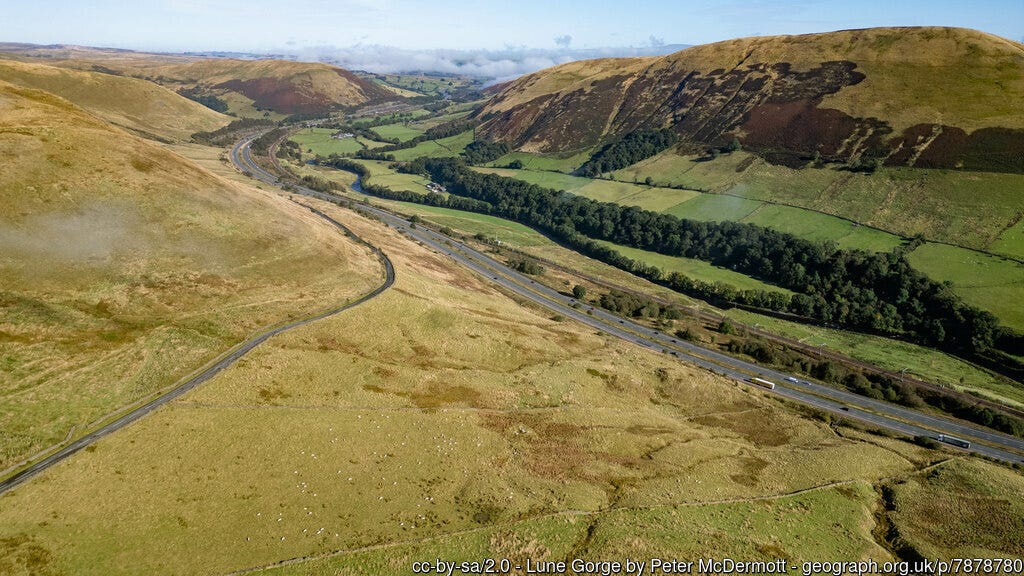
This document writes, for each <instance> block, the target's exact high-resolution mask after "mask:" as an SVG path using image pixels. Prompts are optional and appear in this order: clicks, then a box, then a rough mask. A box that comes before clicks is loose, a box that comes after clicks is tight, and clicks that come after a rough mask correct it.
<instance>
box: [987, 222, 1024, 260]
mask: <svg viewBox="0 0 1024 576" xmlns="http://www.w3.org/2000/svg"><path fill="white" fill-rule="evenodd" d="M988 251H989V252H992V253H993V254H1003V255H1006V256H1009V257H1011V258H1013V259H1015V260H1018V261H1021V260H1024V220H1022V221H1021V222H1018V223H1016V224H1014V225H1013V226H1011V227H1010V228H1007V229H1006V230H1005V231H1004V232H1003V233H1002V234H1000V235H999V239H997V240H996V241H995V242H993V243H992V244H990V245H989V246H988Z"/></svg>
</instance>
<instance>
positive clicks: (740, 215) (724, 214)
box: [665, 194, 764, 222]
mask: <svg viewBox="0 0 1024 576" xmlns="http://www.w3.org/2000/svg"><path fill="white" fill-rule="evenodd" d="M762 206H764V204H763V203H762V202H757V201H756V200H748V199H747V198H740V197H737V196H726V195H724V194H699V195H698V196H696V197H694V198H693V199H692V200H689V201H687V202H683V203H681V204H677V205H676V206H673V207H671V208H669V209H668V210H666V211H665V212H667V213H668V214H671V215H673V216H678V217H680V218H688V219H690V220H704V221H709V222H721V221H724V220H735V221H739V220H743V219H744V218H746V217H747V216H750V215H751V214H753V213H754V211H755V210H757V209H758V208H760V207H762Z"/></svg>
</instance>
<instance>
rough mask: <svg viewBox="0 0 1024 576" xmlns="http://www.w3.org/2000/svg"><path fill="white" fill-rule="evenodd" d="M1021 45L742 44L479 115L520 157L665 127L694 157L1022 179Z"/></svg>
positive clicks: (586, 72) (550, 72)
mask: <svg viewBox="0 0 1024 576" xmlns="http://www.w3.org/2000/svg"><path fill="white" fill-rule="evenodd" d="M1022 101H1024V46H1022V45H1021V44H1019V43H1016V42H1012V41H1009V40H1005V39H1003V38H999V37H997V36H992V35H989V34H984V33H981V32H976V31H972V30H965V29H958V28H938V27H921V28H874V29H867V30H845V31H840V32H831V33H824V34H810V35H802V36H774V37H757V38H742V39H737V40H730V41H726V42H719V43H715V44H708V45H704V46H697V47H693V48H689V49H686V50H683V51H681V52H677V53H674V54H670V55H668V56H663V57H651V58H627V59H603V60H591V61H582V62H573V63H568V64H563V65H561V66H556V67H554V68H550V69H547V70H542V71H540V72H537V73H534V74H530V75H527V76H524V77H522V78H519V79H517V80H515V81H513V82H511V83H510V84H508V85H507V86H506V87H505V88H504V89H503V90H502V91H501V92H500V93H499V94H497V95H496V96H495V97H494V99H493V100H492V101H491V102H489V103H488V104H487V105H486V106H485V107H484V108H483V109H482V110H481V111H480V113H479V114H478V117H479V118H481V120H483V125H482V126H481V128H480V130H479V133H480V134H482V135H483V136H484V137H486V138H489V139H492V140H499V141H503V142H507V143H510V144H513V145H514V146H515V147H516V148H518V149H520V150H523V151H531V152H547V153H566V152H571V151H580V150H585V149H588V148H592V147H594V146H597V145H599V144H602V143H606V142H609V141H612V140H615V139H617V138H620V137H622V136H623V135H625V134H627V133H630V132H632V131H635V130H638V129H641V128H664V127H671V128H672V129H673V130H674V131H675V132H676V133H677V134H678V135H679V136H680V138H681V139H682V141H683V142H684V144H688V145H689V146H690V147H691V149H693V150H700V149H706V148H707V147H712V146H723V145H726V144H727V143H728V142H730V141H731V140H732V139H733V138H734V137H736V138H738V139H739V140H740V142H741V143H742V145H743V147H744V149H746V150H749V151H753V152H755V153H757V154H758V155H760V156H762V157H763V158H765V159H767V160H769V161H771V162H773V163H776V164H782V165H786V166H790V167H800V166H803V165H806V164H808V163H809V162H811V161H812V160H813V159H824V160H825V161H832V162H842V163H855V162H857V161H858V160H870V161H872V162H880V163H884V164H885V165H889V166H915V167H929V168H965V169H973V170H983V171H994V172H1013V173H1020V172H1024V113H1022V110H1021V105H1020V103H1021V102H1022Z"/></svg>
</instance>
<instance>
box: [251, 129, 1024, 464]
mask: <svg viewBox="0 0 1024 576" xmlns="http://www.w3.org/2000/svg"><path fill="white" fill-rule="evenodd" d="M252 140H253V138H247V139H244V140H242V141H240V142H239V143H238V144H236V145H235V147H234V148H233V149H232V150H231V160H232V162H233V163H234V164H235V165H236V167H238V168H239V169H240V170H242V171H246V172H249V173H250V174H252V176H253V177H254V178H257V179H259V180H261V181H263V182H266V183H268V184H275V185H276V183H277V182H278V178H277V177H276V176H274V175H273V174H270V173H269V172H267V171H266V170H264V169H263V168H262V167H260V166H259V165H258V164H257V163H256V162H254V161H253V160H252V157H251V154H250V152H249V144H250V143H251V142H252ZM295 191H296V193H298V194H302V195H306V196H310V197H313V198H317V199H320V200H324V201H327V202H333V203H336V202H337V201H338V200H340V199H341V198H340V197H338V196H336V195H333V194H326V193H321V192H317V191H314V190H310V189H308V188H304V187H297V188H296V190H295ZM354 209H356V210H358V211H361V212H364V213H368V214H371V215H373V216H375V217H377V218H379V219H380V220H381V221H383V222H384V223H385V224H387V225H388V226H391V227H392V228H395V229H397V230H399V231H401V232H402V233H403V234H405V235H407V236H409V237H411V238H414V239H416V240H417V241H419V242H421V243H422V244H424V245H426V246H428V247H430V248H432V249H434V250H436V251H438V252H441V253H443V254H446V255H448V256H449V257H451V258H452V259H453V260H454V261H456V262H458V263H459V264H461V265H463V266H465V267H467V268H469V269H470V270H473V271H474V272H476V273H477V274H479V275H481V276H483V277H484V278H486V279H488V280H490V281H491V282H493V283H495V284H497V285H499V286H501V287H502V288H505V289H506V290H508V291H511V292H513V293H515V294H517V295H518V296H520V297H522V298H525V299H527V300H530V301H531V302H534V303H536V304H539V305H540V306H543V307H545V308H547V309H549V310H552V311H553V312H555V313H557V314H560V315H562V316H565V317H567V318H572V319H574V320H577V321H579V322H582V323H584V324H586V325H588V326H591V327H593V328H596V329H598V330H600V331H602V332H604V333H606V334H610V335H613V336H616V337H618V338H621V339H623V340H626V341H627V342H631V343H633V344H636V345H638V346H642V347H644V348H647V349H650V350H654V351H656V352H659V353H663V354H667V355H671V356H674V357H676V358H679V359H681V360H686V361H687V362H690V363H693V364H696V365H698V366H700V367H702V368H706V369H708V370H711V371H713V372H716V373H718V374H722V375H725V376H727V377H731V378H734V379H736V380H740V381H743V382H747V383H749V379H750V378H751V377H759V378H763V379H766V380H769V381H772V382H773V383H775V385H776V386H775V389H774V390H767V389H763V391H764V392H765V393H768V394H776V395H778V396H781V397H783V398H787V399H790V400H794V401H797V402H800V403H803V404H806V405H809V406H813V407H815V408H818V409H820V410H825V411H828V412H831V413H834V414H837V415H839V416H841V417H843V418H850V419H852V420H859V421H861V422H864V423H868V424H870V425H873V426H877V427H879V428H884V429H888V430H891V431H895V432H898V433H900V434H904V435H907V436H928V437H931V438H935V437H937V436H938V434H940V433H941V434H946V435H950V436H955V437H958V438H963V439H966V440H970V441H971V448H970V449H969V451H971V452H975V453H978V454H981V455H984V456H988V457H991V458H997V459H1000V460H1004V461H1007V462H1022V461H1024V440H1021V439H1019V438H1014V437H1012V436H1009V435H1006V434H1002V433H999V432H996V431H993V430H989V429H986V428H982V427H979V426H974V425H971V424H968V423H966V422H963V421H960V420H955V419H953V418H946V417H942V416H933V415H930V414H924V413H921V412H917V411H914V410H910V409H907V408H903V407H900V406H897V405H894V404H890V403H887V402H881V401H877V400H872V399H870V398H866V397H864V396H859V395H856V394H853V393H852V392H847V391H844V390H837V389H835V388H831V387H829V386H825V385H822V384H817V383H814V382H811V381H808V380H806V379H803V378H799V379H796V380H797V381H796V382H791V381H787V380H786V378H793V376H791V375H790V374H787V373H784V372H779V371H777V370H773V369H771V368H766V367H762V366H758V365H757V364H754V363H751V362H747V361H744V360H740V359H737V358H733V357H731V356H727V355H725V354H722V353H720V352H718V351H717V350H711V349H708V348H704V347H701V346H698V345H696V344H692V343H689V342H685V341H681V340H678V339H677V338H674V337H673V336H670V335H668V334H665V333H663V332H659V331H656V330H652V329H651V328H647V327H645V326H642V325H640V324H636V323H634V322H632V321H630V320H628V319H623V318H620V317H618V316H615V315H613V314H611V313H609V312H606V311H604V310H602V309H600V308H595V307H592V306H589V305H586V304H585V303H582V302H577V301H576V300H575V299H574V298H572V297H571V296H567V295H565V294H561V293H559V292H556V291H555V290H553V289H551V288H548V287H547V286H544V285H542V284H539V283H537V282H535V281H534V280H531V279H530V278H529V277H527V276H525V275H523V274H520V273H519V272H516V271H514V270H512V269H511V268H509V267H507V266H505V265H504V264H502V263H501V262H498V261H496V260H494V259H492V258H490V257H489V256H487V255H485V254H483V253H481V252H478V251H477V250H474V249H473V248H471V247H469V246H468V245H466V244H464V243H462V242H459V241H458V240H456V239H454V238H450V237H448V236H445V235H442V234H440V233H437V232H434V231H432V230H429V229H426V228H424V227H422V226H420V227H412V226H411V224H410V222H409V221H408V220H405V219H403V218H400V217H398V216H395V215H394V214H392V213H391V212H388V211H386V210H383V209H380V208H377V207H374V206H369V205H362V204H360V205H356V206H354Z"/></svg>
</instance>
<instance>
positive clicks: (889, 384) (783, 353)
mask: <svg viewBox="0 0 1024 576" xmlns="http://www.w3.org/2000/svg"><path fill="white" fill-rule="evenodd" d="M321 163H322V164H323V165H328V166H333V167H335V168H339V169H342V170H348V171H351V172H354V173H356V174H358V175H360V176H362V177H367V176H369V172H368V170H367V169H366V167H365V166H363V165H362V164H359V163H358V162H355V161H353V160H350V159H347V158H341V157H336V156H335V157H332V158H330V159H321ZM415 164H416V165H417V166H422V167H423V168H424V169H426V170H428V171H429V172H430V174H431V175H434V174H435V173H436V174H437V176H435V180H437V181H440V182H442V183H444V184H445V185H446V186H448V187H449V190H451V191H452V192H454V193H453V194H449V195H448V196H447V197H445V196H443V195H441V194H437V193H434V192H431V193H429V194H425V195H424V194H419V193H416V192H411V191H405V190H399V191H396V190H391V189H390V188H387V187H384V186H377V185H367V184H365V183H364V185H363V190H364V191H365V192H366V193H368V194H371V195H374V196H378V197H381V198H385V199H391V200H399V201H405V202H415V203H420V204H426V205H430V206H440V207H445V208H452V209H456V210H465V211H471V212H478V213H484V214H495V215H501V216H504V217H510V215H511V214H510V213H508V211H507V210H506V212H505V213H503V212H502V208H500V207H501V206H502V205H501V204H500V203H492V202H488V201H484V200H480V199H479V197H485V196H483V195H481V194H478V198H474V197H471V196H469V195H467V196H460V195H458V194H466V193H467V192H469V191H470V190H475V188H474V187H473V184H474V181H475V180H476V177H479V176H492V175H482V174H479V173H477V172H472V171H464V170H465V166H464V165H463V164H461V162H460V161H457V160H456V159H450V158H449V159H417V162H415ZM446 170H454V171H455V172H454V173H453V174H450V175H449V176H448V177H447V178H446V177H444V175H443V174H444V171H446ZM455 174H462V175H463V176H466V177H468V178H467V179H466V180H468V181H470V182H469V183H468V184H467V182H466V181H464V180H461V179H458V178H457V177H455ZM493 180H494V179H493V178H485V179H483V180H482V181H483V182H487V181H490V182H489V183H485V184H483V185H484V186H490V187H491V188H492V189H495V190H497V188H498V186H495V183H494V182H493ZM501 180H503V181H508V182H507V184H508V185H509V186H510V187H511V188H518V187H519V186H523V185H525V186H527V187H532V188H537V189H540V188H539V187H536V186H533V185H529V184H525V183H523V182H520V181H517V180H514V179H509V178H502V179H501ZM306 183H307V184H309V182H306ZM467 185H468V186H470V187H469V188H465V186H467ZM540 190H542V191H544V192H546V193H554V191H551V190H544V189H540ZM503 192H504V193H503ZM554 194H555V195H556V196H557V197H559V198H562V199H564V198H565V196H564V193H554ZM499 198H504V199H505V200H509V199H511V198H512V196H510V195H509V193H508V191H507V190H506V191H502V190H497V192H496V194H495V195H494V197H493V199H495V200H497V199H499ZM583 200H586V199H583ZM587 202H593V201H590V200H587ZM542 204H543V201H541V202H538V203H534V204H532V205H529V204H528V206H530V207H529V212H528V214H530V215H531V217H532V218H538V221H540V220H539V217H540V214H541V213H543V212H544V211H543V210H539V209H538V208H539V206H541V205H542ZM595 204H605V203H595ZM614 206H618V205H614ZM519 214H520V217H521V216H522V213H521V212H520V213H519ZM520 221H521V222H524V223H527V224H531V223H532V222H533V221H532V220H526V219H522V220H520ZM680 222H682V221H680ZM537 227H538V228H542V229H544V230H545V231H547V232H549V233H551V234H552V235H554V236H557V233H556V231H555V229H550V228H543V227H542V226H540V225H537ZM567 231H569V230H568V229H564V228H563V229H562V232H567ZM448 232H449V233H450V230H449V231H448ZM476 238H477V239H478V240H482V241H487V240H488V239H487V238H486V237H485V236H484V235H483V234H480V233H478V234H477V235H476ZM560 239H562V240H563V241H566V243H567V244H568V245H569V246H571V247H573V248H576V249H577V250H580V251H581V252H583V253H586V254H588V255H590V256H593V257H595V258H598V259H601V260H603V261H605V262H608V263H610V264H612V265H615V266H618V267H621V268H624V269H626V270H628V271H630V272H633V273H636V274H639V275H641V276H644V277H646V278H649V279H651V280H654V281H657V282H659V283H661V284H663V285H666V286H669V287H671V288H674V289H676V290H678V291H681V292H684V293H687V294H690V295H694V296H697V297H699V298H702V299H705V300H709V301H711V302H716V303H720V304H728V303H730V302H731V303H746V304H748V305H751V306H756V307H762V308H765V309H774V310H782V311H784V310H787V309H788V308H790V307H791V306H792V302H793V301H794V300H796V299H797V298H796V297H797V296H802V295H801V294H797V295H796V296H794V297H793V298H792V299H790V298H789V297H788V296H786V295H785V294H783V293H781V292H776V291H771V292H769V291H763V290H743V291H740V290H737V289H735V288H734V287H732V286H729V285H727V284H724V283H721V282H715V283H705V282H701V281H699V280H694V279H691V278H688V277H686V276H685V275H682V274H679V273H677V272H673V273H671V274H668V275H665V274H663V273H662V271H661V270H659V269H657V268H656V267H653V266H648V265H645V264H642V263H639V262H636V261H633V260H630V259H628V258H625V257H624V256H622V255H621V254H620V253H618V252H616V251H615V250H613V249H611V248H609V247H608V246H605V245H603V244H600V243H598V242H595V241H594V240H592V239H590V238H586V237H585V236H583V235H582V234H579V233H575V232H572V233H571V234H570V235H569V236H566V237H560ZM796 240H799V239H796ZM801 242H804V241H802V240H801ZM821 251H822V254H827V253H832V254H833V255H835V254H836V253H841V252H843V251H839V250H836V249H835V248H834V247H830V246H828V245H823V246H822V247H821ZM893 255H895V256H898V257H900V258H902V253H901V252H895V253H893ZM834 257H835V258H839V257H838V256H834ZM886 259H887V260H888V257H887V258H886ZM839 261H842V258H839ZM511 265H512V266H513V267H515V268H516V269H519V270H520V271H523V272H527V273H535V274H536V273H542V272H543V268H542V267H540V266H539V265H537V264H536V263H533V262H531V261H529V260H527V259H519V260H516V261H513V262H512V263H511ZM918 280H920V279H918ZM573 295H574V297H576V298H579V299H582V298H583V297H584V296H585V295H586V289H585V288H584V287H582V286H576V287H575V288H574V290H573ZM596 302H597V304H598V305H600V306H601V307H603V308H605V309H607V310H610V311H613V312H617V313H620V314H623V315H627V316H633V317H640V316H646V317H649V318H658V319H679V318H681V317H682V314H681V311H680V310H678V309H677V308H674V307H671V306H663V305H661V304H659V303H657V302H655V301H653V300H650V299H648V298H642V297H638V296H636V295H632V294H628V293H624V292H620V291H616V290H612V291H610V292H609V293H606V294H602V295H601V296H600V297H599V298H598V299H597V301H596ZM961 306H962V305H961ZM718 330H719V332H721V333H722V334H725V335H729V334H736V329H735V328H732V327H731V325H730V324H729V323H728V321H723V322H722V324H721V325H720V326H719V328H718ZM676 335H677V336H679V337H680V338H682V339H684V340H696V339H697V337H696V335H695V334H693V333H692V331H691V330H690V329H686V330H679V331H677V332H676ZM902 335H904V336H906V334H902ZM725 348H726V349H728V350H729V351H731V352H733V353H738V354H745V355H747V356H751V357H753V358H755V359H756V360H758V361H760V362H762V363H765V364H772V365H775V366H780V367H784V368H787V369H789V370H795V371H797V372H802V373H806V374H810V375H812V376H814V377H815V378H818V379H819V380H823V381H826V382H834V383H836V384H840V385H842V386H844V387H845V388H847V389H848V390H850V391H851V392H855V393H857V394H860V395H863V396H868V397H871V398H875V399H880V400H888V401H890V402H896V403H899V404H903V405H905V406H909V407H920V406H922V405H923V404H928V405H930V406H933V407H935V408H938V409H939V410H942V411H944V412H948V413H951V414H953V415H955V416H957V417H960V418H963V419H966V420H970V421H972V422H976V423H978V424H982V425H984V426H987V427H990V428H993V429H995V430H1000V431H1003V432H1006V433H1009V434H1013V435H1016V436H1019V437H1024V421H1022V420H1021V419H1019V418H1015V417H1013V416H1010V415H1008V414H1005V413H1002V412H999V411H996V410H993V409H991V408H988V407H986V406H983V405H980V404H978V403H976V402H971V401H970V400H968V399H965V398H961V397H958V396H956V395H952V394H948V393H945V392H941V391H935V390H930V389H926V388H918V387H916V386H912V385H909V384H905V383H903V382H898V381H895V380H892V379H891V378H888V377H886V376H882V375H875V374H866V375H865V374H862V373H860V372H859V371H850V370H847V369H846V368H844V367H842V366H840V365H837V364H835V363H833V362H831V361H829V360H824V361H820V362H814V361H811V360H809V359H807V358H806V357H803V356H801V355H800V354H798V353H796V351H794V350H790V349H788V348H787V347H782V349H779V348H776V347H775V346H771V345H769V344H768V343H766V342H763V341H761V340H760V339H757V338H754V339H752V340H736V339H735V338H734V339H733V340H731V341H729V342H727V343H725Z"/></svg>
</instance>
